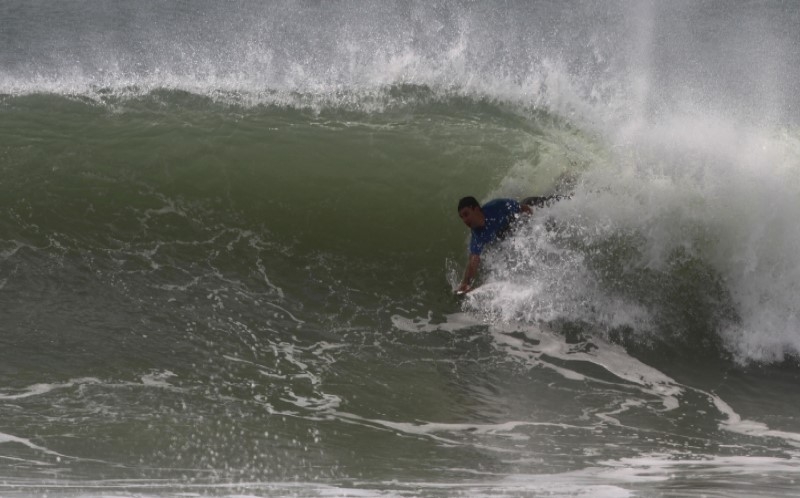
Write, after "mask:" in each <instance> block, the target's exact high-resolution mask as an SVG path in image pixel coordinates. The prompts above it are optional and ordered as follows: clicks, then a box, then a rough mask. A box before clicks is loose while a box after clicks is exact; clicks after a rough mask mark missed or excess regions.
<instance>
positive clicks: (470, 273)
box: [456, 254, 481, 292]
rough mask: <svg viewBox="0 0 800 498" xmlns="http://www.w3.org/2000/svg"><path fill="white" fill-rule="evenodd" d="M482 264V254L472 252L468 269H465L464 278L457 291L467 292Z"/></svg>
mask: <svg viewBox="0 0 800 498" xmlns="http://www.w3.org/2000/svg"><path fill="white" fill-rule="evenodd" d="M480 265H481V255H480V254H470V255H469V261H467V269H466V270H464V279H463V280H461V285H459V286H458V289H457V291H456V292H467V291H469V290H470V288H471V286H472V281H473V280H475V277H476V276H477V275H478V267H479V266H480Z"/></svg>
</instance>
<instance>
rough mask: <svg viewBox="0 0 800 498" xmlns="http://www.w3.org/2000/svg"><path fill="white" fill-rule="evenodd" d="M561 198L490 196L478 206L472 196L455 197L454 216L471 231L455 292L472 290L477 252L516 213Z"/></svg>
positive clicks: (502, 234)
mask: <svg viewBox="0 0 800 498" xmlns="http://www.w3.org/2000/svg"><path fill="white" fill-rule="evenodd" d="M558 200H561V196H557V195H554V196H550V197H527V198H525V199H523V200H522V202H517V201H515V200H513V199H493V200H491V201H489V202H486V203H485V204H484V205H483V206H481V205H480V204H479V203H478V201H477V200H476V199H475V198H474V197H471V196H470V197H464V198H462V199H461V200H459V201H458V216H459V217H460V218H461V221H463V222H464V224H465V225H467V226H468V227H469V228H470V230H471V231H472V236H471V238H470V241H469V260H468V261H467V269H466V270H465V271H464V278H463V279H462V280H461V284H460V285H459V286H458V288H457V289H456V294H459V295H460V294H465V293H467V292H469V291H471V290H472V288H473V287H472V283H473V281H474V280H475V277H476V276H477V275H478V267H479V266H480V264H481V252H483V249H484V247H486V246H487V245H489V244H491V243H493V242H495V241H497V240H502V239H503V238H504V237H505V236H506V235H507V234H508V232H509V230H510V229H511V228H512V224H513V222H514V221H515V220H516V219H517V218H518V217H519V214H520V213H526V214H530V213H532V212H533V211H532V209H531V206H536V207H544V206H546V205H548V204H550V202H551V201H558Z"/></svg>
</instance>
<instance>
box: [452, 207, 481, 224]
mask: <svg viewBox="0 0 800 498" xmlns="http://www.w3.org/2000/svg"><path fill="white" fill-rule="evenodd" d="M458 216H459V217H460V218H461V221H463V222H464V224H465V225H467V226H468V227H469V228H479V227H482V226H483V213H482V212H481V208H479V207H469V206H467V207H463V208H461V211H459V212H458Z"/></svg>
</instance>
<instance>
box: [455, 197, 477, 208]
mask: <svg viewBox="0 0 800 498" xmlns="http://www.w3.org/2000/svg"><path fill="white" fill-rule="evenodd" d="M465 207H471V208H474V207H476V208H479V207H481V205H480V204H479V203H478V200H477V199H476V198H474V197H472V196H468V197H462V198H461V200H460V201H458V210H459V211H461V210H462V209H464V208H465Z"/></svg>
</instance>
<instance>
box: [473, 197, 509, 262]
mask: <svg viewBox="0 0 800 498" xmlns="http://www.w3.org/2000/svg"><path fill="white" fill-rule="evenodd" d="M481 211H483V216H484V217H485V218H486V222H485V224H484V225H483V227H482V228H473V229H472V239H470V241H469V253H470V254H480V253H481V252H482V251H483V248H484V246H486V245H487V244H491V243H492V242H494V241H495V240H498V239H500V238H502V237H503V235H504V234H505V232H506V230H508V227H509V226H510V225H511V222H512V221H514V219H515V218H516V217H517V214H518V213H519V212H520V211H521V208H520V205H519V203H518V202H517V201H515V200H513V199H494V200H491V201H489V202H487V203H486V204H484V205H483V206H481Z"/></svg>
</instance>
